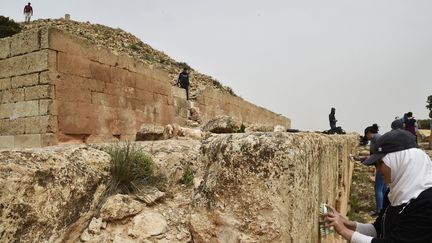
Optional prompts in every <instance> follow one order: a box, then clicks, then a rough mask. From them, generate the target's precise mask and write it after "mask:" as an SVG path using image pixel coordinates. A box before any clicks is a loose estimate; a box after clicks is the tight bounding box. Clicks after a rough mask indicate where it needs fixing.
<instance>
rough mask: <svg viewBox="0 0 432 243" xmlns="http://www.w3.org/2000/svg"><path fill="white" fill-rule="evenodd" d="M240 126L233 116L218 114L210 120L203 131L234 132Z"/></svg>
mask: <svg viewBox="0 0 432 243" xmlns="http://www.w3.org/2000/svg"><path fill="white" fill-rule="evenodd" d="M239 127H240V126H239V125H238V123H237V122H236V121H234V119H233V118H232V117H229V116H218V117H216V118H214V119H211V120H210V121H208V122H207V123H206V124H205V125H204V127H203V131H205V132H213V133H233V132H235V130H236V129H238V128H239Z"/></svg>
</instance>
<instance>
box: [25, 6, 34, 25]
mask: <svg viewBox="0 0 432 243" xmlns="http://www.w3.org/2000/svg"><path fill="white" fill-rule="evenodd" d="M23 12H24V16H25V22H26V23H29V22H30V18H31V16H33V8H32V6H31V3H28V4H27V5H25V6H24V11H23Z"/></svg>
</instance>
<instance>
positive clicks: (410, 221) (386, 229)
mask: <svg viewBox="0 0 432 243" xmlns="http://www.w3.org/2000/svg"><path fill="white" fill-rule="evenodd" d="M387 195H388V191H387V194H386V197H385V198H386V200H385V201H384V207H383V208H385V210H382V211H381V214H380V215H379V217H378V218H377V219H376V221H375V223H374V224H373V225H374V227H375V230H376V231H377V235H378V238H374V239H373V240H372V243H405V242H412V243H414V242H415V243H432V188H429V189H427V190H425V191H423V192H422V193H420V195H419V196H418V197H417V198H416V199H414V200H411V201H410V202H409V203H405V204H402V205H400V206H395V207H393V206H391V205H390V202H389V200H388V197H387Z"/></svg>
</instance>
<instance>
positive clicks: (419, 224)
mask: <svg viewBox="0 0 432 243" xmlns="http://www.w3.org/2000/svg"><path fill="white" fill-rule="evenodd" d="M364 164H366V165H375V167H376V168H377V170H379V171H380V172H381V174H382V175H383V177H384V180H385V182H386V183H387V184H388V185H389V186H390V190H389V191H388V192H387V195H386V200H385V201H384V209H385V210H382V211H381V213H380V215H379V216H378V218H377V219H376V220H375V222H374V223H371V224H363V223H359V222H355V221H351V220H349V219H347V218H345V217H343V216H342V215H340V214H339V212H337V211H336V210H335V209H334V208H332V207H330V208H331V209H332V210H333V212H329V213H327V214H326V215H325V220H326V226H328V227H329V226H333V227H334V229H335V231H336V232H337V233H338V234H340V235H341V236H342V237H343V238H345V239H346V240H348V241H350V242H351V243H384V242H417V243H420V242H424V243H430V242H432V241H431V240H432V176H431V175H432V161H431V159H430V158H429V156H428V155H427V154H426V153H425V152H424V151H423V150H421V149H418V148H417V144H416V138H415V136H413V135H412V134H411V133H410V132H407V131H405V130H403V129H395V130H391V131H390V132H387V133H385V134H384V135H382V136H381V137H380V138H379V139H378V141H377V143H376V146H375V148H374V153H373V155H372V156H370V157H369V158H368V159H367V160H365V161H364Z"/></svg>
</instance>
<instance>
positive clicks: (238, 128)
mask: <svg viewBox="0 0 432 243" xmlns="http://www.w3.org/2000/svg"><path fill="white" fill-rule="evenodd" d="M245 129H246V126H245V125H244V124H243V123H242V124H241V125H240V127H235V128H234V133H245Z"/></svg>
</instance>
